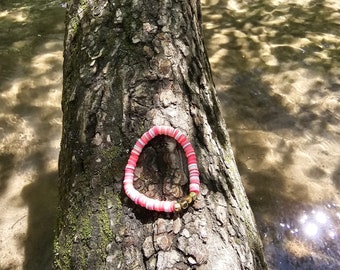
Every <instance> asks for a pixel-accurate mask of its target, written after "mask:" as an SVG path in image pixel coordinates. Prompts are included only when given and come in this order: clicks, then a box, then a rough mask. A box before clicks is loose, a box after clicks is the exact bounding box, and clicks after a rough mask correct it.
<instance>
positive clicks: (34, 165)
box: [0, 0, 340, 269]
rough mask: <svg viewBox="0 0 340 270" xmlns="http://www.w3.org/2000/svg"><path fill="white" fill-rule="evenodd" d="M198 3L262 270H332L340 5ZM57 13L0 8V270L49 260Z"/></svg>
mask: <svg viewBox="0 0 340 270" xmlns="http://www.w3.org/2000/svg"><path fill="white" fill-rule="evenodd" d="M202 3H203V7H202V10H203V15H204V29H205V36H206V44H207V47H208V50H209V55H210V61H211V65H212V68H213V72H214V76H215V82H216V86H217V90H218V94H219V96H220V100H221V103H222V107H223V113H224V115H225V119H226V122H227V125H228V129H229V133H230V135H231V139H232V145H233V148H234V152H235V156H236V159H237V163H238V166H239V170H240V173H241V175H242V179H243V182H244V185H245V187H246V190H247V194H248V196H249V199H250V203H251V206H252V209H253V211H254V214H255V216H256V220H257V223H258V227H259V230H260V233H261V236H262V239H263V242H264V245H265V253H266V258H267V261H268V263H269V266H270V268H271V269H338V268H339V267H340V266H339V263H338V261H340V254H339V250H340V247H339V245H340V244H339V242H340V241H339V234H340V230H339V224H340V198H339V197H340V195H339V190H340V178H339V177H340V176H339V174H340V140H339V134H340V128H339V127H340V125H339V118H340V116H339V115H340V114H339V99H340V96H339V95H340V94H339V91H340V67H339V58H340V56H339V46H340V38H339V37H340V33H339V31H340V30H339V29H340V28H339V27H338V26H339V24H340V15H339V12H338V11H337V8H338V5H336V4H337V1H331V0H327V1H303V0H297V1H287V0H285V1H280V0H276V1H274V0H272V1H264V0H263V1H236V0H229V1H226V0H211V1H209V0H205V1H202ZM62 4H63V2H62V1H43V0H34V1H28V0H27V1H15V0H7V1H4V0H2V1H1V3H0V212H1V216H0V269H22V268H24V269H45V268H46V267H47V265H48V264H49V262H50V261H51V256H52V252H51V251H52V240H53V226H54V224H55V219H56V202H57V192H56V179H57V157H58V151H59V140H60V130H61V112H60V95H61V87H62V85H61V84H62V70H61V67H62V46H63V37H64V36H63V31H64V26H63V22H64V12H65V9H64V8H63V7H62ZM23 266H24V267H23Z"/></svg>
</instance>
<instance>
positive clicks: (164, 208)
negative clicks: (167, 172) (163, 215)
mask: <svg viewBox="0 0 340 270" xmlns="http://www.w3.org/2000/svg"><path fill="white" fill-rule="evenodd" d="M158 135H166V136H169V137H172V138H174V139H175V140H176V141H177V142H178V143H179V144H180V145H181V146H182V147H183V149H184V152H185V156H186V158H187V161H188V169H189V180H190V185H189V195H187V196H185V197H183V198H182V199H180V200H178V201H160V200H156V199H152V198H149V197H147V196H145V195H144V194H142V193H140V192H139V191H137V190H136V189H135V188H134V186H133V178H134V174H135V169H136V164H137V161H138V159H139V155H140V154H141V152H142V150H143V148H144V147H145V146H146V145H147V144H148V142H149V141H151V140H152V139H153V138H155V137H156V136H158ZM123 183H124V190H125V193H126V195H127V196H128V197H129V198H130V199H131V200H132V201H134V203H136V204H138V205H140V206H142V207H145V208H146V209H148V210H154V211H158V212H178V211H181V210H182V209H186V208H187V207H188V206H189V204H190V203H191V202H192V201H194V200H195V199H196V198H197V195H198V193H199V191H200V179H199V171H198V167H197V160H196V154H195V151H194V148H193V147H192V145H191V143H190V142H189V140H188V139H187V138H186V137H185V135H184V134H183V133H182V132H181V131H179V130H178V129H174V128H172V127H169V126H154V127H152V128H151V129H150V130H149V131H147V132H145V133H144V134H143V136H142V137H141V138H139V139H138V141H137V142H136V144H135V146H134V147H133V149H132V151H131V154H130V158H129V160H128V162H127V165H126V167H125V176H124V182H123Z"/></svg>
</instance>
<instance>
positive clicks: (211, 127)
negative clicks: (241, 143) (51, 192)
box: [54, 0, 266, 270]
mask: <svg viewBox="0 0 340 270" xmlns="http://www.w3.org/2000/svg"><path fill="white" fill-rule="evenodd" d="M200 20H201V17H200V7H199V2H197V1H195V0H191V1H180V0H178V1H173V0H171V1H170V0H145V1H142V0H120V1H114V0H99V1H92V0H89V1H85V0H80V1H78V0H74V1H70V3H69V5H68V14H67V19H66V25H67V32H66V36H65V53H64V57H65V61H64V91H63V100H62V107H63V112H64V119H63V136H62V143H61V153H60V164H59V165H60V219H59V227H58V235H57V238H56V241H55V252H56V256H55V264H54V267H55V268H57V269H209V270H210V269H265V268H266V265H265V263H264V259H263V254H262V244H261V241H260V238H259V236H258V233H257V230H256V226H255V222H254V218H253V215H252V212H251V209H250V207H249V203H248V200H247V198H246V195H245V192H244V189H243V187H242V184H241V180H240V177H239V174H238V171H237V168H236V165H235V161H234V158H233V153H232V151H231V147H230V144H229V139H228V135H227V133H226V130H225V126H224V121H223V119H222V117H221V114H220V111H219V104H218V101H217V99H216V94H215V89H214V85H213V81H212V77H211V73H210V66H209V63H208V59H207V56H206V52H205V47H204V44H203V41H202V30H201V26H200ZM153 125H170V126H172V127H174V128H178V129H180V130H181V131H183V132H184V133H185V134H186V135H187V136H188V137H189V138H190V140H191V142H192V144H193V146H194V148H195V150H196V154H197V156H198V162H199V169H200V172H201V181H202V192H201V195H200V196H199V198H198V200H197V201H196V202H195V204H194V205H192V206H190V207H189V209H187V210H186V211H183V212H181V213H179V214H163V213H155V212H150V211H148V210H146V209H143V208H141V207H139V206H137V205H134V204H133V202H131V201H130V200H129V199H128V198H127V197H126V196H125V194H124V192H123V189H122V181H123V173H124V167H125V163H126V161H127V159H128V154H129V151H130V150H131V148H132V147H133V145H134V143H135V142H136V140H137V139H138V138H139V137H140V136H141V135H142V134H143V133H144V132H145V131H147V130H148V129H149V128H150V127H152V126H153ZM185 162H186V160H185V158H184V155H183V151H182V150H181V148H180V147H178V145H176V142H174V141H173V140H171V139H169V138H168V137H165V136H160V137H157V138H156V139H154V140H153V141H152V142H151V143H150V144H149V145H148V146H147V147H146V148H145V150H144V151H143V154H142V156H141V158H140V161H139V163H138V166H137V169H136V188H138V189H139V190H140V191H141V192H143V193H145V194H147V195H148V196H150V197H154V198H160V199H168V200H170V199H174V198H178V197H181V196H182V195H183V194H184V195H185V194H187V193H188V179H187V178H188V177H187V171H186V169H185V168H186V163H185Z"/></svg>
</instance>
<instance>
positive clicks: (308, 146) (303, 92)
mask: <svg viewBox="0 0 340 270" xmlns="http://www.w3.org/2000/svg"><path fill="white" fill-rule="evenodd" d="M339 4H340V3H339V2H338V1H274V0H273V1H235V0H234V1H224V0H220V1H217V0H216V1H209V0H206V1H203V15H204V20H205V23H204V29H205V36H206V45H207V47H208V51H209V58H210V61H211V65H212V69H213V73H214V75H215V83H216V86H217V90H218V93H219V96H220V100H221V103H222V107H223V112H224V115H225V119H226V122H227V125H228V129H229V133H230V136H231V140H232V145H233V149H234V153H235V156H236V160H237V164H238V167H239V171H240V174H241V176H242V179H243V182H244V185H245V188H246V191H247V194H248V196H249V200H250V203H251V206H252V209H253V211H254V214H255V218H256V221H257V224H258V228H259V230H260V233H261V236H262V239H263V243H264V245H265V253H266V258H267V261H268V264H269V266H270V268H271V269H340V241H339V237H340V226H339V224H340V193H339V189H340V175H339V173H340V121H339V120H340V106H339V100H340V67H339V59H340V53H339V46H340V38H339V36H340V30H339V29H340V28H339V24H340V13H339V12H338V7H339Z"/></svg>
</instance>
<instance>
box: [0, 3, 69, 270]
mask: <svg viewBox="0 0 340 270" xmlns="http://www.w3.org/2000/svg"><path fill="white" fill-rule="evenodd" d="M64 13H65V10H64V9H63V8H62V7H61V1H43V0H34V1H25V0H23V1H18V0H17V1H15V0H7V1H6V0H2V1H1V3H0V150H1V154H0V195H1V204H3V207H4V209H3V210H2V211H1V212H2V215H5V216H6V217H8V218H9V219H13V220H9V221H8V222H9V223H6V222H5V221H1V220H0V228H1V230H0V231H2V232H3V235H2V236H1V238H3V239H7V240H4V242H2V241H1V242H0V245H1V247H0V257H1V262H0V269H22V268H23V269H25V270H31V269H32V270H33V269H50V264H51V260H52V248H53V238H54V226H55V222H56V207H57V177H58V176H57V157H58V152H59V141H60V130H61V111H60V106H59V104H60V95H61V83H62V73H61V70H62V49H63V33H64V24H63V21H64ZM6 205H8V206H7V207H6ZM5 207H6V208H5ZM26 209H28V213H27V210H26ZM25 211H26V212H25ZM18 213H19V214H20V215H21V216H20V217H19V218H18ZM25 218H27V225H25V223H24V220H25ZM8 224H10V225H8ZM11 224H12V225H11ZM11 234H14V235H11ZM18 235H24V236H23V237H18ZM5 242H6V243H5ZM22 249H24V261H23V262H22V261H21V258H19V257H18V256H19V254H20V252H21V251H20V250H22Z"/></svg>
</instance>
